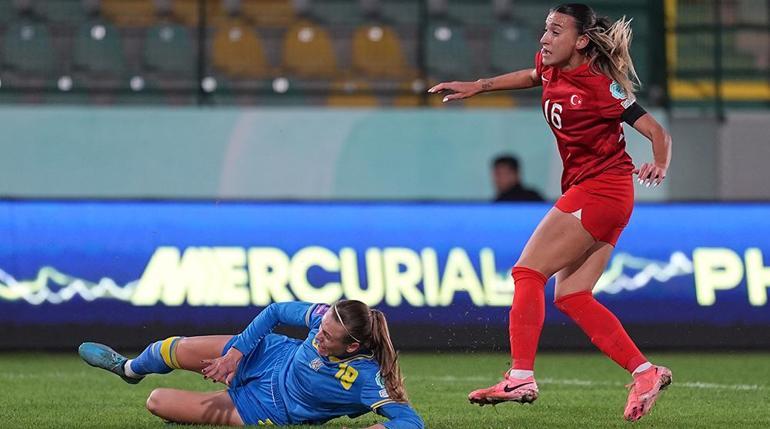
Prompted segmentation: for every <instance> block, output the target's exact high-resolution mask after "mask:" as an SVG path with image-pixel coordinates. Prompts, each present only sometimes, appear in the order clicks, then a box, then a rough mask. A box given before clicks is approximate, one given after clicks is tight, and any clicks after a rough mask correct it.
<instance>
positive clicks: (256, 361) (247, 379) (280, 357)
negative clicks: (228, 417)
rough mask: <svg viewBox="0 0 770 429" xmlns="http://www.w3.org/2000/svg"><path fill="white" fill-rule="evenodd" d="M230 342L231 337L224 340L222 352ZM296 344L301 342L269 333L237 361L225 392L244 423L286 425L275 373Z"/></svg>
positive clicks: (285, 415)
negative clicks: (235, 368)
mask: <svg viewBox="0 0 770 429" xmlns="http://www.w3.org/2000/svg"><path fill="white" fill-rule="evenodd" d="M234 342H235V337H233V338H232V339H230V341H228V342H227V344H226V345H225V347H224V349H223V350H222V354H223V355H224V354H225V353H227V351H228V350H230V347H231V346H232V344H233V343H234ZM300 344H302V341H299V340H295V339H292V338H288V337H285V336H283V335H277V334H269V335H267V336H265V338H263V339H262V340H261V341H260V342H259V344H257V347H255V348H254V350H252V351H251V353H249V354H247V355H245V356H244V357H243V358H242V359H241V361H240V362H239V363H238V369H237V370H236V372H235V377H233V380H232V381H231V382H230V387H229V389H227V393H229V394H230V399H232V401H233V404H234V405H235V409H236V410H238V414H239V415H240V416H241V420H243V423H244V424H247V425H261V424H270V423H272V424H274V425H280V426H283V425H288V424H289V418H288V415H287V414H286V407H285V405H284V402H283V398H282V397H281V395H280V393H279V391H278V386H277V376H278V372H279V370H280V368H281V366H282V364H283V363H285V362H286V360H287V358H288V355H289V354H290V353H293V352H294V350H296V349H297V347H299V345H300Z"/></svg>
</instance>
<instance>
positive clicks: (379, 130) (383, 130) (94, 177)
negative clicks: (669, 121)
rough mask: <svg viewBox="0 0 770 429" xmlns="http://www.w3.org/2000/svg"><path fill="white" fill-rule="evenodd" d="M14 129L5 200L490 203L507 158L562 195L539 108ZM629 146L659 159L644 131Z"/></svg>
mask: <svg viewBox="0 0 770 429" xmlns="http://www.w3.org/2000/svg"><path fill="white" fill-rule="evenodd" d="M658 116H660V115H658ZM0 129H2V130H3V133H2V140H1V141H2V143H1V144H2V147H3V151H2V154H3V155H2V157H0V194H1V195H2V196H5V197H83V198H136V197H138V198H206V199H209V198H244V199H421V200H422V199H428V200H430V199H461V200H487V199H489V198H491V197H492V186H491V181H490V176H489V161H490V160H491V159H492V158H493V157H494V156H495V155H496V154H499V153H501V152H511V153H513V154H515V155H517V156H519V157H520V159H521V161H522V165H523V168H524V179H525V181H526V182H527V183H528V184H529V185H531V186H534V187H535V188H537V189H539V190H541V191H543V193H544V194H545V195H547V196H548V197H550V198H552V199H554V198H556V197H558V196H559V194H560V191H559V177H560V174H561V162H560V160H559V159H558V156H557V153H556V149H555V146H554V143H553V136H552V135H551V133H550V131H549V130H548V128H547V127H546V124H545V121H544V120H543V118H542V113H541V112H540V111H539V110H538V109H517V110H443V111H437V110H428V109H415V110H408V109H398V110H383V109H377V110H367V109H352V110H345V109H305V108H287V109H245V110H244V109H235V108H233V109H225V108H217V109H198V108H184V109H172V108H108V109H105V108H82V107H13V108H2V109H0ZM628 140H629V151H630V152H631V154H632V155H638V156H635V157H634V158H635V160H637V162H640V161H643V160H647V159H649V158H650V149H649V144H648V143H646V141H645V140H644V139H643V138H642V137H641V136H640V135H638V134H637V133H636V132H634V131H630V132H628ZM642 155H643V157H641V156H642ZM665 194H666V191H665V188H664V189H663V190H656V191H655V192H651V191H648V190H646V189H645V190H640V191H639V194H638V196H639V198H640V199H662V198H664V197H665Z"/></svg>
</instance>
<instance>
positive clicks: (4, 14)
mask: <svg viewBox="0 0 770 429" xmlns="http://www.w3.org/2000/svg"><path fill="white" fill-rule="evenodd" d="M13 1H14V0H0V25H6V24H8V23H9V22H12V21H14V20H15V19H16V18H17V11H16V7H15V6H14V4H13Z"/></svg>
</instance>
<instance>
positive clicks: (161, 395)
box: [147, 389, 168, 416]
mask: <svg viewBox="0 0 770 429" xmlns="http://www.w3.org/2000/svg"><path fill="white" fill-rule="evenodd" d="M167 396H168V392H167V389H155V390H153V391H152V392H150V396H148V397H147V411H149V412H151V413H152V414H154V415H156V416H159V415H160V413H161V412H162V409H163V403H164V402H165V400H166V398H167Z"/></svg>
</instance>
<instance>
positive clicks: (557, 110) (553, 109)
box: [543, 98, 562, 130]
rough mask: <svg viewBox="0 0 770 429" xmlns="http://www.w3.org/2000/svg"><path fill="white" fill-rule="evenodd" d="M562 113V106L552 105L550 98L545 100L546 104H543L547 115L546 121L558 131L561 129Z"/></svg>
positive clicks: (544, 112)
mask: <svg viewBox="0 0 770 429" xmlns="http://www.w3.org/2000/svg"><path fill="white" fill-rule="evenodd" d="M561 111H562V107H561V104H559V103H553V104H551V99H550V98H549V99H548V100H545V104H543V114H544V115H545V120H546V122H548V124H549V125H551V126H552V127H554V128H556V129H557V130H560V129H561Z"/></svg>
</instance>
